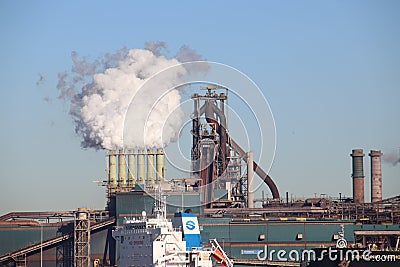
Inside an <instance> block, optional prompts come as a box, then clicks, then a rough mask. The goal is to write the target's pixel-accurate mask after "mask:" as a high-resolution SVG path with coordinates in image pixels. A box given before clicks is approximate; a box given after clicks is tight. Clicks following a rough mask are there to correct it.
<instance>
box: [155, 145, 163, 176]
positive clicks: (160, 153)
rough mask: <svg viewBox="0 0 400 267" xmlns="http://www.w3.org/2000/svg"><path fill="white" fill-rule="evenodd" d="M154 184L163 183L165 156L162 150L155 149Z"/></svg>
mask: <svg viewBox="0 0 400 267" xmlns="http://www.w3.org/2000/svg"><path fill="white" fill-rule="evenodd" d="M156 171H157V173H156V177H157V180H156V183H157V184H159V183H163V182H164V171H165V155H164V151H163V150H162V148H159V149H157V156H156Z"/></svg>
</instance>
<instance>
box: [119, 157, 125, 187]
mask: <svg viewBox="0 0 400 267" xmlns="http://www.w3.org/2000/svg"><path fill="white" fill-rule="evenodd" d="M118 187H126V158H125V151H124V150H123V149H120V150H119V156H118Z"/></svg>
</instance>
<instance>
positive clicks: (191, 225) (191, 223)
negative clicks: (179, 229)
mask: <svg viewBox="0 0 400 267" xmlns="http://www.w3.org/2000/svg"><path fill="white" fill-rule="evenodd" d="M186 228H187V229H189V230H193V229H194V228H196V223H195V222H194V221H187V222H186Z"/></svg>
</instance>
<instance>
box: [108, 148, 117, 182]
mask: <svg viewBox="0 0 400 267" xmlns="http://www.w3.org/2000/svg"><path fill="white" fill-rule="evenodd" d="M108 157H109V158H108V165H109V166H108V171H109V175H108V177H109V185H110V187H111V188H114V189H115V188H116V187H117V152H116V151H115V150H110V151H109V156H108Z"/></svg>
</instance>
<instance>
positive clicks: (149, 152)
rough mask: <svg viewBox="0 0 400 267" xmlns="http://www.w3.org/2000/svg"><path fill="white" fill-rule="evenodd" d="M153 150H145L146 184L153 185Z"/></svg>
mask: <svg viewBox="0 0 400 267" xmlns="http://www.w3.org/2000/svg"><path fill="white" fill-rule="evenodd" d="M154 177H155V169H154V151H153V150H151V149H148V150H147V185H149V186H154Z"/></svg>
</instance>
